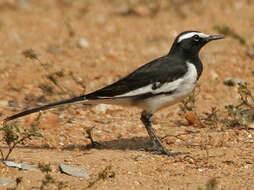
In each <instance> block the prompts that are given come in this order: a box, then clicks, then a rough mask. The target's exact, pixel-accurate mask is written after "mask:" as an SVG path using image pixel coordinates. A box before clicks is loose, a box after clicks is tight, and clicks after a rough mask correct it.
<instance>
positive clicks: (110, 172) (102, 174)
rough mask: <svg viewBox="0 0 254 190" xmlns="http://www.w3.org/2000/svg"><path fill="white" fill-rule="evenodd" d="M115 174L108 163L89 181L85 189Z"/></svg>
mask: <svg viewBox="0 0 254 190" xmlns="http://www.w3.org/2000/svg"><path fill="white" fill-rule="evenodd" d="M115 175H116V173H115V172H114V171H113V170H112V166H111V165H109V166H107V167H106V168H105V169H104V170H102V171H101V172H100V173H99V174H98V176H97V177H96V178H95V179H94V180H92V181H89V184H88V186H87V187H86V189H88V188H90V187H92V186H94V185H95V184H96V183H97V182H98V181H100V180H101V179H102V180H106V179H108V178H114V177H115Z"/></svg>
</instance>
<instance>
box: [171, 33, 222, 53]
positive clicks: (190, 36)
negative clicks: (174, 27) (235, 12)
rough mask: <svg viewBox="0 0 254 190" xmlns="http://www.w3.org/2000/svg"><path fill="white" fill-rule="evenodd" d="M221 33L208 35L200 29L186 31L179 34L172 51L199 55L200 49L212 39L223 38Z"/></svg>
mask: <svg viewBox="0 0 254 190" xmlns="http://www.w3.org/2000/svg"><path fill="white" fill-rule="evenodd" d="M222 38H223V36H220V35H207V34H204V33H202V32H198V31H186V32H182V33H181V34H179V35H178V36H177V37H176V39H175V41H174V43H173V45H172V48H171V50H170V53H178V52H179V53H184V54H187V55H191V56H196V55H198V53H199V51H200V49H201V48H202V47H203V46H204V45H205V44H207V43H208V42H210V41H213V40H218V39H222Z"/></svg>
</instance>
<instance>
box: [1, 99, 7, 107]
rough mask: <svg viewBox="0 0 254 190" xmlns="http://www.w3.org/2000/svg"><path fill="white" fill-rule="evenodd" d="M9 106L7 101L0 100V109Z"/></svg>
mask: <svg viewBox="0 0 254 190" xmlns="http://www.w3.org/2000/svg"><path fill="white" fill-rule="evenodd" d="M8 105H9V101H8V100H0V106H1V107H5V106H8Z"/></svg>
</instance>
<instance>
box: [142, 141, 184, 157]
mask: <svg viewBox="0 0 254 190" xmlns="http://www.w3.org/2000/svg"><path fill="white" fill-rule="evenodd" d="M145 150H146V151H149V152H154V153H155V154H164V155H167V156H178V155H181V154H189V153H188V152H171V151H169V150H168V149H167V148H165V147H164V146H162V147H161V146H160V145H157V144H155V143H153V146H152V147H149V148H145Z"/></svg>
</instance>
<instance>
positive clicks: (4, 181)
mask: <svg viewBox="0 0 254 190" xmlns="http://www.w3.org/2000/svg"><path fill="white" fill-rule="evenodd" d="M2 186H16V180H14V179H10V178H7V177H0V187H2Z"/></svg>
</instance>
